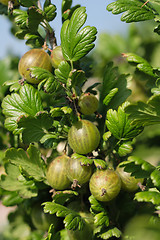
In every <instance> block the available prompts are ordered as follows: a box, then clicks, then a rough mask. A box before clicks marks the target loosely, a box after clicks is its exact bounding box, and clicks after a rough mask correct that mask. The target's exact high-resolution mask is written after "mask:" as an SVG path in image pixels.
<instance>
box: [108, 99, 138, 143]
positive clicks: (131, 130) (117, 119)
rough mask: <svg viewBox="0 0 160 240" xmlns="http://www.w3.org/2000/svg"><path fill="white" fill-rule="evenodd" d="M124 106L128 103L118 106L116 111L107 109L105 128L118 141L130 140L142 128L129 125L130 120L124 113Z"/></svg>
mask: <svg viewBox="0 0 160 240" xmlns="http://www.w3.org/2000/svg"><path fill="white" fill-rule="evenodd" d="M126 105H128V103H125V104H124V105H122V106H120V107H119V108H118V111H116V110H112V109H109V110H108V112H107V120H106V125H107V128H108V129H109V131H110V132H111V133H112V134H113V136H114V137H115V138H117V139H119V140H129V139H132V138H134V137H136V136H137V135H138V134H139V133H141V131H142V128H139V127H137V126H135V125H131V120H130V119H129V118H128V114H126V113H125V111H124V108H125V106H126Z"/></svg>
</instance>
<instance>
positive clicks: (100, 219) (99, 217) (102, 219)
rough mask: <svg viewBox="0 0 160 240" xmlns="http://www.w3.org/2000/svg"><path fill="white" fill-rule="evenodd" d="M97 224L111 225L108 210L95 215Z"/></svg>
mask: <svg viewBox="0 0 160 240" xmlns="http://www.w3.org/2000/svg"><path fill="white" fill-rule="evenodd" d="M94 224H95V226H100V225H105V226H107V227H108V226H109V217H108V215H106V212H100V213H98V214H96V215H95V217H94Z"/></svg>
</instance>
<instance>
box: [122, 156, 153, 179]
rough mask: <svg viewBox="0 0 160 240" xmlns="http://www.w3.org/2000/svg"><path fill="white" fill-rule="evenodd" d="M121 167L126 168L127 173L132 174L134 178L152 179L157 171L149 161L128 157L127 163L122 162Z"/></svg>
mask: <svg viewBox="0 0 160 240" xmlns="http://www.w3.org/2000/svg"><path fill="white" fill-rule="evenodd" d="M119 166H121V167H124V170H125V171H126V172H129V173H131V175H132V176H135V177H137V178H147V177H150V174H151V173H152V171H154V169H155V167H154V166H153V165H151V164H150V163H148V162H147V161H145V160H143V159H141V158H138V157H135V156H130V157H128V159H127V161H123V162H121V163H120V165H119Z"/></svg>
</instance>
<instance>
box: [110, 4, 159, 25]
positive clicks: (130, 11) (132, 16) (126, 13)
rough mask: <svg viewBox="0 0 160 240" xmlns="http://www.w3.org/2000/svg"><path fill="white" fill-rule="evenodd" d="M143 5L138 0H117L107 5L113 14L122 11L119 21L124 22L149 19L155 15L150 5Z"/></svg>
mask: <svg viewBox="0 0 160 240" xmlns="http://www.w3.org/2000/svg"><path fill="white" fill-rule="evenodd" d="M142 5H143V2H141V1H139V0H130V1H128V0H117V1H115V2H113V3H110V4H109V5H108V6H107V10H108V11H112V13H113V14H120V13H123V14H122V16H121V21H124V22H126V23H130V22H140V21H146V20H151V19H153V18H154V17H155V15H156V13H155V10H154V9H153V8H152V7H151V6H150V5H144V6H143V7H142Z"/></svg>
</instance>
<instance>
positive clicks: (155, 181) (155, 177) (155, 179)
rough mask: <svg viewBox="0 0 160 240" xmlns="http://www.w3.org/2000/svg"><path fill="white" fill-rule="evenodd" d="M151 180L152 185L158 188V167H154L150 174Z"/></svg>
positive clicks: (159, 183)
mask: <svg viewBox="0 0 160 240" xmlns="http://www.w3.org/2000/svg"><path fill="white" fill-rule="evenodd" d="M150 177H151V180H152V182H153V184H154V186H156V187H158V188H159V189H160V171H159V170H158V169H155V170H154V171H153V172H152V173H151V175H150Z"/></svg>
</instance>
